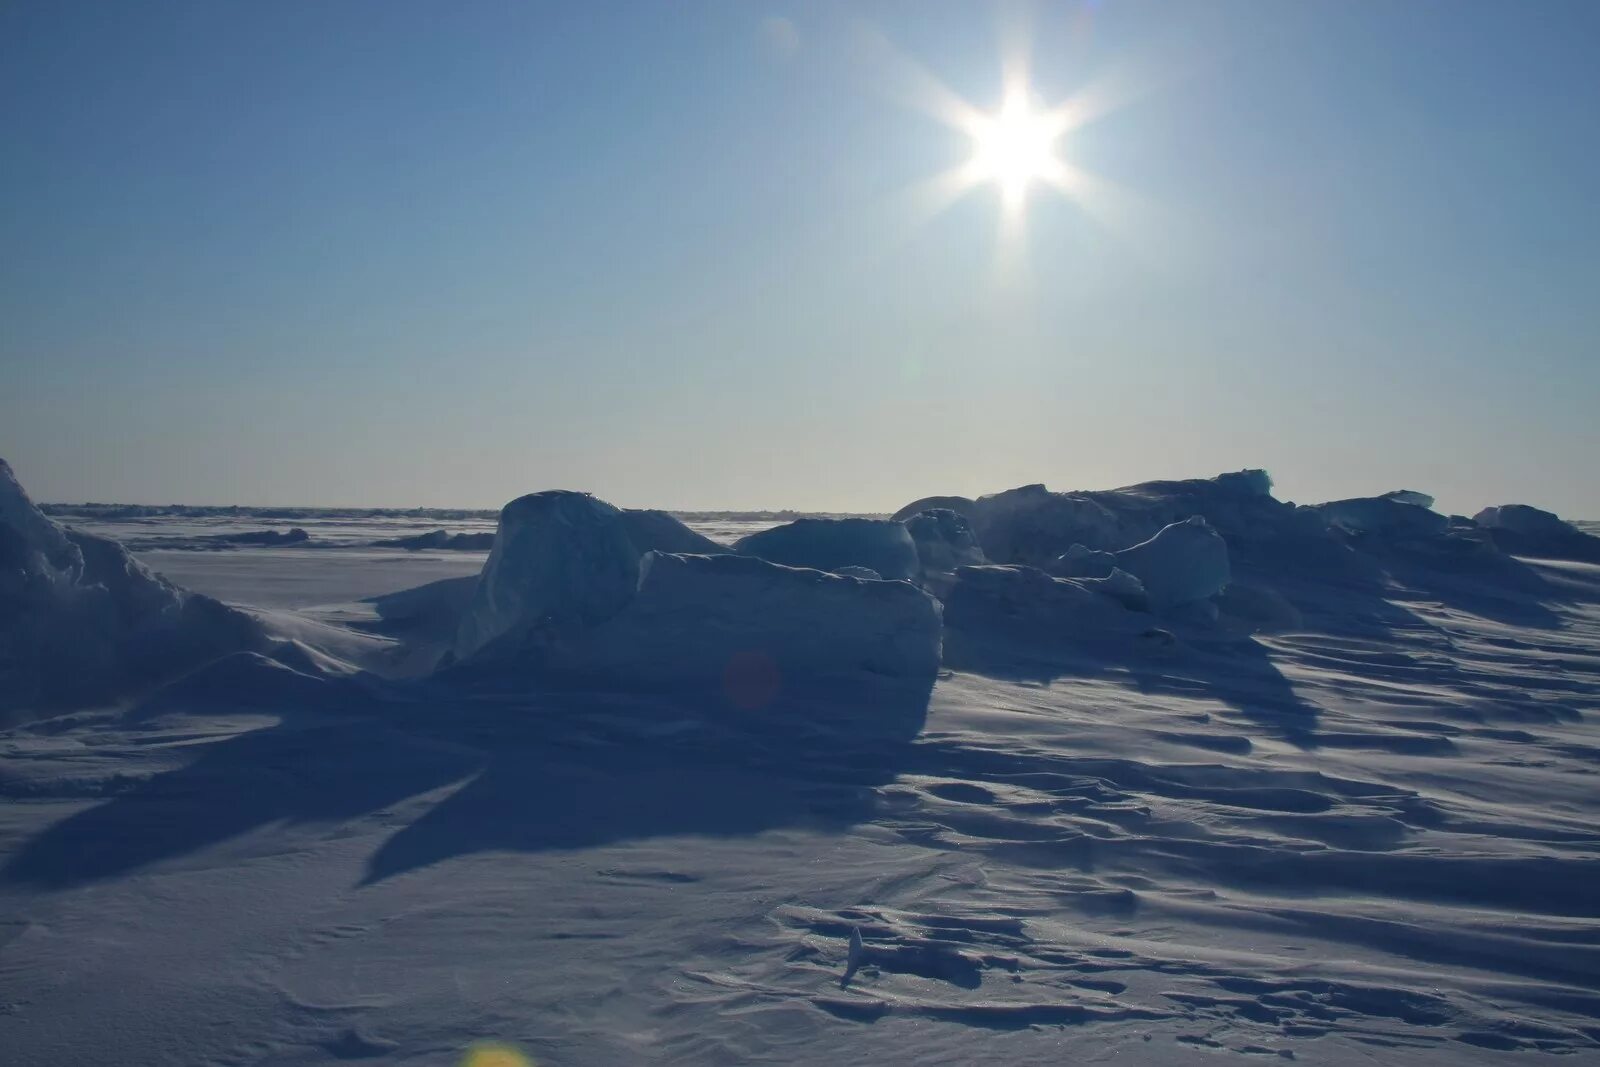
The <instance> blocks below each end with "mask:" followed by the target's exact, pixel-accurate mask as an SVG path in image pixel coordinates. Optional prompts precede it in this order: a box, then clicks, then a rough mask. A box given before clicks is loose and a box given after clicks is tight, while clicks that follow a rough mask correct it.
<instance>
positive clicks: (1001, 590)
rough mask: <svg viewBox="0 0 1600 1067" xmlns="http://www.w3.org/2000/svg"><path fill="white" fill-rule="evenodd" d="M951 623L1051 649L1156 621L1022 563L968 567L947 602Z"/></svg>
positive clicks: (1133, 630) (959, 575)
mask: <svg viewBox="0 0 1600 1067" xmlns="http://www.w3.org/2000/svg"><path fill="white" fill-rule="evenodd" d="M945 621H946V623H947V624H948V625H950V626H952V627H955V628H957V629H964V630H969V631H977V630H996V629H999V630H1007V631H1011V632H1014V633H1016V634H1017V635H1019V636H1025V637H1026V638H1028V639H1029V640H1030V641H1042V642H1044V643H1046V644H1048V643H1051V642H1052V641H1054V640H1056V639H1059V638H1062V637H1070V638H1092V637H1106V636H1113V635H1117V634H1131V633H1137V632H1139V631H1140V630H1143V629H1145V628H1146V627H1148V626H1149V625H1150V616H1148V615H1139V614H1135V613H1133V612H1130V611H1129V610H1128V609H1127V608H1125V607H1124V606H1123V605H1122V604H1120V603H1118V602H1117V601H1116V600H1115V599H1113V598H1111V597H1108V596H1105V595H1103V594H1102V593H1101V592H1100V591H1098V590H1096V589H1094V588H1091V586H1090V584H1089V583H1087V582H1083V581H1077V580H1074V579H1070V578H1052V577H1051V576H1050V575H1048V574H1046V573H1045V572H1044V571H1042V570H1039V569H1038V568H1037V567H1028V566H1022V565H1017V564H1010V565H1004V566H1001V565H995V564H991V565H988V566H983V567H962V568H961V569H960V570H958V571H956V574H955V583H954V585H953V586H952V587H951V589H950V592H949V593H948V594H947V596H946V598H945Z"/></svg>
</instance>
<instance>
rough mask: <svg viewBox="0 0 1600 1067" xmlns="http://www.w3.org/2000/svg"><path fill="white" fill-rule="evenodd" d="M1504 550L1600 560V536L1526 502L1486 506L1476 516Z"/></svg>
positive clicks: (1543, 555) (1496, 543)
mask: <svg viewBox="0 0 1600 1067" xmlns="http://www.w3.org/2000/svg"><path fill="white" fill-rule="evenodd" d="M1473 518H1474V521H1476V522H1477V524H1478V525H1479V526H1480V527H1482V528H1483V529H1484V531H1485V532H1486V533H1487V534H1488V536H1489V537H1490V538H1491V539H1492V540H1493V541H1494V544H1495V547H1496V548H1498V549H1500V550H1501V551H1502V552H1510V553H1513V554H1515V555H1519V556H1535V557H1541V556H1542V557H1545V558H1549V559H1572V560H1582V561H1585V562H1590V563H1600V537H1595V536H1594V535H1592V534H1588V533H1585V532H1584V531H1582V530H1580V529H1578V528H1577V527H1576V526H1574V525H1572V524H1571V523H1570V522H1566V521H1565V520H1563V519H1561V518H1559V517H1557V516H1556V515H1554V514H1553V513H1551V512H1548V511H1541V510H1540V509H1539V508H1536V507H1530V506H1529V505H1527V504H1502V505H1500V506H1499V507H1494V508H1484V509H1483V510H1482V511H1480V512H1478V514H1477V515H1475V516H1474V517H1473Z"/></svg>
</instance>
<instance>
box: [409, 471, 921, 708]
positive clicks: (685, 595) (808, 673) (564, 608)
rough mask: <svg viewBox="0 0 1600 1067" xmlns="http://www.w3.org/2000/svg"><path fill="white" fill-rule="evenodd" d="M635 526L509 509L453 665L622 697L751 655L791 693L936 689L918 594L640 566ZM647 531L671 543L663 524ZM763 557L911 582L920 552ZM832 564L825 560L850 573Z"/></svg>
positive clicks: (564, 504)
mask: <svg viewBox="0 0 1600 1067" xmlns="http://www.w3.org/2000/svg"><path fill="white" fill-rule="evenodd" d="M635 514H636V515H637V514H638V513H635ZM656 514H660V513H656ZM629 521H630V520H629V519H628V518H627V513H624V512H620V511H619V510H618V509H616V508H614V507H612V506H611V505H610V504H607V503H606V502H604V501H602V500H598V499H596V498H595V497H592V496H589V495H587V494H583V493H572V492H561V491H551V492H544V493H534V494H530V495H528V496H524V497H521V498H519V499H517V500H514V501H512V502H511V503H510V504H508V505H506V508H505V510H504V511H503V512H502V514H501V519H500V528H499V531H498V533H497V535H496V538H495V547H494V550H493V552H491V554H490V556H489V560H488V562H487V563H486V564H485V565H484V569H483V573H482V574H481V575H480V576H479V579H478V583H477V586H476V588H475V589H474V591H473V594H472V598H471V601H470V603H469V604H468V606H467V608H466V610H465V612H464V613H463V614H462V616H461V621H460V625H459V629H458V631H457V637H456V642H455V657H456V659H457V660H460V661H465V662H486V663H487V662H493V663H496V664H500V665H519V664H520V665H521V666H523V667H526V668H527V669H529V670H531V671H534V672H537V673H541V674H544V675H548V676H568V677H579V676H581V677H587V678H591V679H596V680H600V681H603V682H606V683H609V684H614V685H622V686H628V685H632V684H640V683H643V684H650V683H669V684H679V683H688V682H714V681H717V680H718V679H720V678H721V677H722V674H723V672H724V671H725V670H727V669H728V666H729V664H730V663H732V662H736V661H737V659H738V657H740V656H745V655H757V656H761V657H766V658H767V659H768V660H770V661H771V662H772V663H773V664H775V665H776V667H777V669H778V670H780V671H781V672H783V673H784V674H786V675H787V676H790V677H796V678H798V677H815V676H822V675H837V674H849V673H852V672H857V671H865V672H868V673H872V674H878V675H885V676H891V677H913V676H914V677H923V678H931V677H932V675H933V674H934V672H935V671H936V670H937V669H938V662H939V648H940V625H939V618H940V612H939V605H938V602H937V601H935V600H933V599H932V598H931V597H929V596H928V595H927V594H926V593H924V592H922V591H921V590H919V589H917V588H915V587H914V586H912V585H911V584H909V583H906V582H894V581H874V580H863V579H859V578H854V577H845V576H840V575H837V574H829V573H825V572H824V571H823V570H822V569H821V568H816V567H809V568H807V567H792V566H784V565H781V564H778V563H774V562H770V561H767V560H764V559H760V558H757V557H756V556H754V555H733V554H729V553H718V554H695V553H670V552H657V551H647V552H643V553H641V552H640V551H639V548H638V547H637V546H636V544H635V543H634V541H633V540H632V539H631V538H630V536H629V533H628V523H629ZM633 521H635V522H637V521H638V520H637V518H636V519H635V520H633ZM672 521H673V522H676V520H672ZM651 528H652V532H653V533H654V534H656V535H659V534H662V533H663V532H665V533H672V531H670V530H668V529H666V528H665V527H664V524H662V523H661V522H660V521H659V520H651ZM779 529H780V530H783V529H784V528H782V527H780V528H779ZM886 534H887V535H889V536H885V535H886ZM747 540H749V539H747ZM758 545H776V547H777V549H778V550H779V554H785V550H792V551H793V552H795V553H798V554H804V553H805V551H808V550H809V551H813V552H828V551H833V552H837V553H840V554H842V556H849V555H853V554H854V555H861V556H863V557H864V558H868V559H872V560H874V561H875V562H878V563H879V564H881V565H882V566H883V567H885V568H889V569H892V570H893V572H894V573H895V574H897V575H902V576H907V577H909V576H911V575H912V574H914V573H915V568H914V566H912V565H911V564H908V563H907V559H906V557H907V556H909V558H910V560H912V561H914V560H915V557H916V549H915V546H914V545H913V544H912V542H911V538H910V535H909V534H908V533H907V531H906V529H905V527H903V526H901V525H900V524H899V523H889V522H877V523H865V522H864V523H855V524H840V525H832V526H827V525H825V526H820V527H818V526H807V527H802V528H801V529H800V531H799V532H798V533H795V532H793V531H790V532H789V533H787V534H784V535H781V536H780V537H778V538H777V539H775V540H769V541H763V542H758ZM839 558H841V557H840V556H830V557H829V558H828V560H827V561H828V562H830V563H833V564H834V565H835V566H846V565H847V564H843V563H840V562H839V561H838V560H839ZM871 572H872V573H874V574H881V573H882V572H880V571H878V569H877V568H875V567H874V568H871ZM885 577H887V575H885ZM431 599H432V598H424V601H423V603H422V605H421V607H426V606H427V605H428V604H429V603H431ZM419 610H421V608H420V607H419Z"/></svg>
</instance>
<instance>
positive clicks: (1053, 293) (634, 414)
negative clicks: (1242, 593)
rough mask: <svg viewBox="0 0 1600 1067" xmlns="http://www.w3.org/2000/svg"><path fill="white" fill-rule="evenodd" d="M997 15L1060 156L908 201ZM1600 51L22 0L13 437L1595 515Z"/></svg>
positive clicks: (710, 501) (616, 482)
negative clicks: (1204, 484)
mask: <svg viewBox="0 0 1600 1067" xmlns="http://www.w3.org/2000/svg"><path fill="white" fill-rule="evenodd" d="M1024 38H1025V39H1026V40H1028V41H1030V42H1031V54H1032V65H1031V81H1030V84H1031V88H1032V90H1033V91H1034V93H1035V94H1036V98H1037V101H1038V102H1039V104H1041V105H1047V104H1054V103H1056V102H1059V101H1062V100H1064V99H1068V98H1072V99H1077V100H1079V101H1092V102H1093V104H1094V106H1095V107H1096V108H1101V109H1103V111H1102V113H1101V114H1100V115H1099V117H1098V118H1097V120H1096V121H1093V122H1090V123H1087V124H1085V125H1082V126H1079V127H1078V128H1076V129H1074V130H1072V131H1071V132H1069V133H1068V134H1066V135H1065V136H1064V138H1063V139H1062V140H1061V141H1060V142H1059V143H1058V144H1057V146H1056V150H1057V152H1058V154H1059V156H1060V157H1061V158H1062V159H1064V160H1066V161H1068V162H1069V163H1070V164H1071V165H1072V166H1073V167H1075V168H1078V169H1080V170H1081V171H1083V172H1085V173H1088V174H1092V175H1093V176H1094V182H1093V184H1092V186H1085V187H1084V190H1085V191H1083V192H1082V193H1081V194H1080V195H1072V196H1065V195H1061V194H1059V193H1058V192H1057V191H1056V190H1054V189H1053V188H1050V187H1048V186H1036V187H1034V188H1033V189H1031V190H1030V193H1029V198H1028V201H1027V206H1026V210H1025V214H1024V215H1023V217H1022V218H1021V219H1020V221H1019V222H1017V223H1016V224H1015V225H1014V226H1011V227H1007V226H1005V225H1003V224H1002V218H1003V211H1002V203H1001V201H1002V197H1001V195H1000V193H999V191H998V189H997V188H996V187H995V186H993V185H992V184H985V185H980V186H979V187H977V188H974V189H972V190H970V191H969V192H968V194H967V195H965V196H964V197H962V198H960V199H959V200H957V201H956V202H955V203H953V204H951V205H950V206H949V207H948V208H947V209H945V210H943V211H942V212H938V213H931V212H929V211H927V210H925V208H926V206H927V205H926V198H925V197H923V196H921V195H920V194H919V192H918V190H919V189H920V190H924V191H925V190H926V185H927V180H928V179H929V178H931V177H932V176H933V175H935V174H938V173H940V172H942V171H946V170H948V169H949V168H951V167H952V166H956V165H959V164H960V163H961V162H962V161H963V160H964V159H965V158H967V157H968V156H970V154H971V152H972V143H971V139H970V137H968V135H967V134H965V133H963V132H961V131H959V130H953V129H951V128H949V127H948V126H946V125H944V124H942V123H941V122H939V121H938V120H937V119H935V118H934V117H932V116H930V114H928V113H927V112H926V111H925V110H922V109H921V108H919V106H918V105H919V103H921V102H926V99H927V98H928V96H929V89H928V86H930V85H931V84H934V83H935V82H937V83H942V84H943V85H944V86H945V87H947V88H948V89H949V90H950V91H951V92H953V93H954V94H956V95H958V96H960V97H961V98H964V99H966V100H968V101H970V102H971V103H972V104H973V105H975V106H977V107H979V108H982V109H986V110H987V109H993V108H995V107H997V106H998V105H999V104H1000V102H1001V98H1002V77H1001V56H1002V52H1003V51H1004V50H1005V49H1007V48H1010V49H1011V51H1012V53H1014V52H1015V50H1016V42H1017V41H1018V40H1020V39H1024ZM1597 49H1600V3H1594V2H1592V0H1571V2H1562V0H1541V2H1539V3H1513V2H1508V0H1495V2H1486V3H1476V2H1469V0H1436V2H1429V0H1411V2H1407V3H1350V2H1346V0H1334V2H1329V3H1313V2H1296V3H1278V2H1270V0H1255V2H1237V3H1220V4H1211V3H1199V2H1185V3H1176V2H1162V3H1143V2H1133V0H1100V2H1093V3H1071V4H1069V3H1060V4H1050V5H1043V6H1040V7H1038V8H1035V9H1032V11H1031V16H1030V14H1029V9H1026V8H992V7H987V6H981V5H978V4H969V3H962V4H940V3H933V2H928V0H911V2H905V3H884V4H875V3H851V4H847V5H846V4H838V5H834V4H825V3H794V4H789V5H773V6H768V5H763V4H760V3H756V2H743V0H741V2H737V3H735V2H729V3H695V2H684V3H645V2H635V0H630V2H623V3H603V2H595V0H583V2H575V3H570V4H557V3H534V2H532V0H519V2H490V0H470V2H466V3H461V4H444V3H436V2H428V3H411V2H405V0H374V2H360V0H337V2H323V0H317V2H293V0H279V2H272V3H250V4H245V3H231V2H216V0H204V2H197V3H189V4H169V3H162V2H141V3H128V2H125V0H116V2H112V3H105V4H99V3H93V2H89V0H75V2H71V3H61V2H57V0H37V2H29V0H13V2H10V3H7V4H5V5H3V6H0V125H3V130H4V137H3V142H0V151H3V153H4V156H3V160H0V163H3V165H0V250H3V253H0V456H4V457H5V458H7V459H9V460H10V461H11V462H12V464H13V466H14V467H15V468H16V471H17V474H18V477H19V478H21V479H22V480H23V483H24V484H25V485H26V486H28V487H29V489H30V491H31V492H32V493H33V495H34V496H35V497H36V498H39V499H43V500H85V499H94V500H118V501H129V502H158V503H165V502H173V501H182V502H193V503H235V502H237V503H263V504H265V503H285V504H286V503H301V504H362V505H396V506H405V505H459V506H498V505H499V504H501V503H503V502H505V501H506V500H508V499H510V498H511V497H513V496H516V495H518V494H521V493H523V492H528V491H533V490H537V489H544V488H581V489H588V490H591V491H593V492H595V493H597V494H599V495H601V496H604V497H606V498H608V499H610V500H612V501H614V502H615V503H618V504H623V505H635V506H637V505H656V506H665V507H677V508H719V507H730V508H731V507H764V506H765V507H783V506H788V507H795V508H803V509H829V510H892V509H894V508H896V507H898V506H899V505H901V504H903V503H905V502H907V501H909V500H911V499H913V498H915V497H919V496H922V495H925V494H931V493H961V494H978V493H982V492H988V491H994V490H998V489H1002V488H1007V487H1010V486H1013V485H1017V484H1021V483H1025V482H1037V481H1042V482H1045V483H1047V484H1049V485H1050V486H1051V487H1052V488H1057V489H1071V488H1103V487H1108V486H1113V485H1121V484H1126V483H1129V482H1133V481H1139V480H1144V479H1149V478H1156V477H1184V476H1192V475H1208V474H1213V473H1216V472H1218V471H1223V470H1232V469H1238V468H1241V467H1246V466H1263V467H1266V468H1268V469H1269V470H1271V471H1272V473H1273V475H1274V477H1275V479H1276V481H1277V483H1278V486H1279V495H1280V496H1282V497H1285V498H1287V499H1294V500H1298V501H1312V500H1319V499H1329V498H1334V497H1342V496H1350V495H1358V494H1369V493H1376V492H1381V491H1384V490H1388V489H1392V488H1397V487H1409V488H1417V489H1423V490H1427V491H1431V492H1433V493H1435V494H1437V495H1438V497H1439V500H1440V506H1441V508H1443V509H1446V510H1452V511H1468V512H1470V511H1475V510H1476V509H1477V508H1478V507H1480V506H1483V505H1485V504H1491V503H1502V502H1508V501H1524V502H1528V503H1534V504H1538V505H1541V506H1544V507H1549V508H1553V509H1555V510H1557V511H1559V512H1561V513H1563V514H1567V515H1571V516H1577V517H1597V518H1600V473H1597V459H1600V418H1597V417H1596V407H1597V404H1600V62H1597V61H1596V53H1597ZM917 68H920V69H921V70H922V71H923V72H924V76H918V75H916V74H915V70H916V69H917ZM1002 238H1003V239H1002Z"/></svg>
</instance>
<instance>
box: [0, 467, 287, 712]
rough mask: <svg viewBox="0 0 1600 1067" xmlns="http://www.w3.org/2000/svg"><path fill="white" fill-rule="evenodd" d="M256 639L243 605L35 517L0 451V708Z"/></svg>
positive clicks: (64, 701) (180, 664)
mask: <svg viewBox="0 0 1600 1067" xmlns="http://www.w3.org/2000/svg"><path fill="white" fill-rule="evenodd" d="M267 644H268V638H267V636H266V634H265V633H264V632H263V630H262V628H261V627H260V625H259V624H258V623H256V621H255V620H253V619H252V618H251V617H250V616H248V615H246V614H244V613H243V612H240V611H236V610H235V609H233V608H230V607H228V606H226V605H224V604H222V603H220V602H218V601H216V600H213V599H211V598H210V597H206V596H201V595H199V594H197V593H191V592H189V591H187V590H184V589H180V588H178V587H177V586H175V585H173V584H172V583H171V582H168V581H167V580H166V579H164V578H162V577H160V576H159V575H156V574H153V573H151V572H150V571H149V570H147V569H146V568H145V567H144V565H143V564H141V563H139V562H138V561H137V560H135V559H134V558H133V557H132V556H131V555H129V554H128V552H127V550H126V549H124V548H123V547H122V546H121V545H119V544H117V543H116V542H115V541H109V540H106V539H104V538H101V537H95V536H93V535H90V534H86V533H82V532H80V531H77V530H72V529H69V528H65V527H62V526H59V525H57V524H56V523H55V522H54V521H52V520H50V519H48V518H46V517H45V516H44V515H43V514H42V513H41V512H40V511H39V510H38V508H36V507H34V505H33V502H32V501H31V500H29V499H28V495H27V494H26V493H25V492H24V491H23V489H22V487H21V486H20V485H19V484H18V483H17V480H16V478H15V476H14V475H13V474H12V472H11V468H10V466H8V465H7V464H6V463H5V461H4V460H0V711H3V710H8V709H14V708H18V707H48V706H61V705H72V704H83V703H88V702H93V701H98V700H106V699H110V698H113V697H115V696H118V695H121V694H124V693H127V692H131V691H134V690H137V689H139V688H142V687H146V686H149V685H153V684H157V683H159V682H161V681H163V680H165V679H167V678H170V677H173V676H174V675H176V674H179V673H181V672H183V671H185V670H187V669H190V668H192V667H194V666H196V665H197V664H200V663H204V662H206V661H208V660H211V659H215V658H217V657H219V656H223V655H227V654H229V653H232V652H238V651H245V650H256V649H261V648H264V647H266V645H267Z"/></svg>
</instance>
